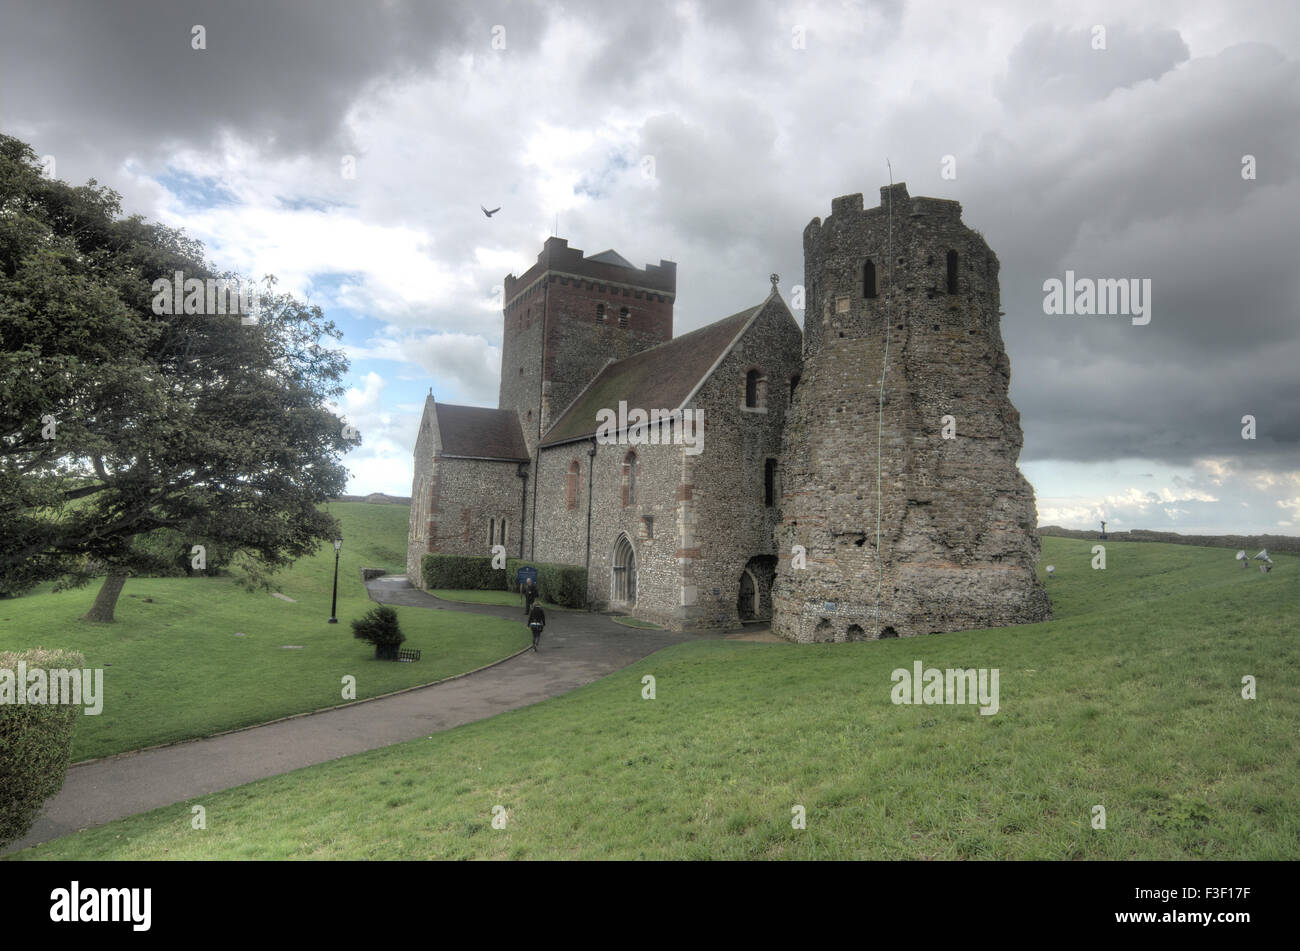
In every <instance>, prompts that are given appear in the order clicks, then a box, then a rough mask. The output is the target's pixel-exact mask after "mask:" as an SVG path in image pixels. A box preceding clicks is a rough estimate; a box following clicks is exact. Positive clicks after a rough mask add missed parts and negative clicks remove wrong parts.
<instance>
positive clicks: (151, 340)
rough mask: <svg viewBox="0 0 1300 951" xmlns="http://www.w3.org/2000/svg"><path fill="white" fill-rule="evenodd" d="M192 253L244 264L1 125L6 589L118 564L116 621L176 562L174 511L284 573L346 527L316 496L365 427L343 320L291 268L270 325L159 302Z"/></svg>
mask: <svg viewBox="0 0 1300 951" xmlns="http://www.w3.org/2000/svg"><path fill="white" fill-rule="evenodd" d="M177 271H179V272H182V273H183V275H184V277H186V278H198V279H200V280H206V279H209V278H212V279H223V278H232V277H233V275H230V274H216V273H214V272H213V270H212V269H211V268H210V267H209V266H208V265H207V264H206V262H205V260H204V257H203V249H202V245H200V244H199V243H198V242H196V241H194V240H192V239H189V238H187V237H185V236H184V234H183V233H181V232H179V231H176V230H174V229H171V228H167V227H164V226H162V225H160V224H156V223H150V222H147V221H145V220H143V219H141V218H140V217H139V216H132V217H127V218H123V217H121V216H120V196H118V195H117V194H116V193H115V192H113V191H112V190H110V189H107V188H103V187H100V186H98V185H97V184H96V182H95V181H94V180H93V179H92V180H91V181H90V182H89V183H88V184H87V185H85V186H81V187H73V186H70V185H67V184H66V183H63V182H59V181H51V180H48V179H46V178H44V177H43V176H42V175H41V172H40V169H39V167H38V166H37V164H36V155H35V153H34V151H33V150H32V149H31V148H30V147H29V146H28V145H26V144H25V143H22V142H20V141H18V140H17V139H14V138H11V137H9V136H3V135H0V539H2V540H3V543H2V544H0V592H7V593H10V594H12V593H17V592H20V591H22V590H24V589H25V588H28V587H30V586H31V585H33V584H36V583H39V582H41V581H45V580H49V579H62V580H63V581H64V582H65V583H71V584H77V583H84V581H86V580H88V579H89V578H90V577H91V576H93V575H94V574H103V573H105V572H106V573H107V577H106V579H105V581H104V584H103V586H102V588H101V589H100V592H99V596H98V597H97V598H96V601H95V605H94V607H93V608H92V609H91V611H90V612H89V613H88V614H87V617H88V618H90V619H92V620H112V618H113V610H114V606H115V605H116V602H117V598H118V595H119V594H120V593H121V590H122V586H123V584H124V583H125V581H126V578H127V576H128V575H129V574H130V573H132V572H133V571H140V570H144V569H146V568H147V567H148V566H150V565H156V564H157V553H156V552H155V551H153V550H152V549H151V547H150V545H148V544H141V543H138V542H137V539H138V538H140V537H141V536H144V535H147V534H149V533H153V532H156V531H158V530H160V529H170V530H174V531H175V532H177V533H179V535H180V536H181V537H182V538H183V539H184V540H185V541H188V542H189V543H191V544H201V545H205V546H211V547H212V548H214V549H219V550H221V551H223V552H225V553H227V555H228V556H229V557H230V558H231V559H232V561H233V562H234V563H235V564H237V565H238V566H239V567H240V568H241V569H242V570H243V572H244V573H245V574H246V576H247V577H248V578H249V579H250V580H252V581H254V582H257V581H262V582H265V579H266V576H267V575H268V574H269V573H271V572H273V571H275V570H276V569H278V568H280V567H282V566H284V565H286V564H289V563H291V562H292V561H293V560H295V559H296V558H299V557H301V556H302V555H305V554H309V553H311V552H312V551H315V550H316V548H317V547H318V546H319V543H320V541H322V540H324V539H328V538H331V537H333V536H334V535H335V534H337V523H336V522H335V521H334V519H333V518H332V517H330V516H328V515H326V514H324V513H322V512H320V511H319V509H318V508H317V506H318V504H319V503H320V502H322V501H324V500H326V499H328V498H330V497H333V496H336V495H338V494H340V493H341V492H342V491H343V489H344V487H345V485H346V481H347V475H346V470H345V469H344V468H343V466H342V464H341V462H340V457H341V455H342V454H343V453H344V452H346V451H347V450H348V449H349V448H350V447H351V446H354V445H356V444H357V442H358V440H357V438H356V437H355V436H352V437H347V436H345V434H344V432H343V429H342V425H341V422H340V420H339V419H338V417H336V416H334V415H333V414H332V413H331V412H330V411H329V410H328V409H327V408H326V403H327V401H328V400H330V399H332V398H337V397H338V396H339V395H340V394H341V393H342V392H343V387H342V385H341V382H340V381H341V379H342V375H343V373H344V372H345V371H346V370H347V366H348V364H347V360H346V358H345V357H344V356H343V355H342V353H341V352H340V351H339V350H337V349H334V348H332V347H331V346H329V343H330V338H332V339H334V340H338V339H340V338H341V336H342V334H341V333H340V332H339V330H338V329H337V327H335V325H334V323H333V322H332V321H326V320H325V319H324V317H323V315H322V314H321V312H320V309H319V308H318V307H309V306H307V305H306V304H304V303H302V302H300V301H298V300H296V299H294V298H293V297H292V296H291V295H288V294H283V293H277V292H276V291H275V286H274V285H275V282H274V279H273V278H267V279H266V280H265V281H264V282H263V285H262V292H261V296H260V300H259V305H260V306H259V309H258V312H257V323H256V324H253V325H245V324H243V323H242V322H241V319H240V316H239V315H238V314H233V313H232V314H215V315H214V314H202V313H194V314H185V313H179V314H157V313H155V312H154V307H153V303H154V298H155V296H156V292H155V290H154V289H153V284H154V282H155V281H156V280H159V279H166V280H168V281H171V280H172V279H173V278H174V277H175V273H176V272H177Z"/></svg>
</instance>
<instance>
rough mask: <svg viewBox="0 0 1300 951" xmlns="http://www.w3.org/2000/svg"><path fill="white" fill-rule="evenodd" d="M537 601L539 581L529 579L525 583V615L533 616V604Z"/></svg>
mask: <svg viewBox="0 0 1300 951" xmlns="http://www.w3.org/2000/svg"><path fill="white" fill-rule="evenodd" d="M536 600H537V581H536V580H535V579H533V578H529V579H528V580H527V581H525V582H524V613H525V614H531V613H532V610H533V602H534V601H536Z"/></svg>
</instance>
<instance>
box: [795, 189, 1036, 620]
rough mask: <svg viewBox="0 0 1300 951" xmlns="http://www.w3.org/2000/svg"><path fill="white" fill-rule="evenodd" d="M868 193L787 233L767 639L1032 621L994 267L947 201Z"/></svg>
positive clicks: (1029, 548) (1032, 535)
mask: <svg viewBox="0 0 1300 951" xmlns="http://www.w3.org/2000/svg"><path fill="white" fill-rule="evenodd" d="M880 194H881V203H880V205H879V207H875V208H864V207H863V201H862V195H861V194H856V195H846V196H844V197H841V198H836V199H834V200H833V202H832V203H831V215H830V217H829V218H827V219H826V220H825V221H822V220H821V219H819V218H814V219H813V220H812V221H811V222H810V223H809V224H808V226H807V228H805V229H804V270H805V279H804V283H805V287H806V295H807V296H806V304H807V306H806V310H805V315H806V316H805V320H804V350H803V358H804V365H803V372H802V376H801V379H800V382H799V386H798V388H797V389H796V391H795V395H794V405H793V407H792V410H791V414H792V415H791V417H790V424H789V425H788V426H787V428H786V437H785V447H784V450H783V453H782V455H783V458H784V459H785V467H786V469H785V471H786V474H787V477H786V478H785V479H784V480H783V484H784V486H785V488H784V491H783V494H782V524H781V527H780V529H779V530H778V536H777V541H778V548H779V549H780V551H781V555H780V563H779V567H778V571H777V580H776V584H775V588H774V592H773V604H774V618H773V629H774V630H775V631H776V632H777V633H778V634H780V635H782V636H784V637H786V638H789V639H791V640H797V641H803V642H808V641H833V640H834V641H838V640H857V639H865V638H871V637H873V636H880V637H891V636H912V635H917V634H928V633H933V632H939V631H954V630H963V629H970V628H981V627H993V626H1001V625H1007V624H1021V623H1028V622H1032V621H1040V620H1046V619H1049V618H1050V617H1051V604H1050V602H1049V600H1048V597H1047V592H1046V589H1045V588H1044V587H1043V586H1042V585H1041V583H1039V582H1038V580H1037V578H1036V576H1035V573H1034V564H1035V562H1036V561H1037V558H1038V553H1039V545H1038V535H1037V531H1036V525H1037V514H1036V509H1035V505H1034V494H1033V489H1032V488H1031V487H1030V485H1029V483H1028V482H1027V481H1026V480H1025V478H1024V477H1023V476H1022V475H1021V474H1020V471H1019V469H1018V468H1017V465H1016V461H1017V458H1018V457H1019V453H1020V448H1021V444H1022V442H1023V436H1022V433H1021V430H1020V415H1019V413H1017V412H1016V410H1015V407H1013V406H1012V405H1011V401H1010V399H1009V397H1008V385H1009V382H1010V373H1011V371H1010V362H1009V361H1008V359H1007V355H1006V351H1005V348H1004V346H1003V342H1002V333H1001V329H1000V325H999V318H1000V316H1001V313H1000V309H999V308H1000V302H999V289H998V260H997V256H996V255H995V254H994V253H993V251H992V250H991V249H990V248H989V246H988V245H987V244H986V243H985V241H984V239H983V238H982V237H981V236H980V235H979V234H978V233H977V232H975V231H973V230H971V229H970V228H968V227H966V226H965V225H964V224H963V223H962V220H961V205H960V204H958V203H957V202H955V201H948V200H944V199H937V198H912V197H910V196H909V195H908V193H907V187H906V186H905V185H903V184H901V183H900V184H897V185H893V186H888V187H885V188H882V189H881V191H880ZM882 378H883V387H882V386H881V381H882ZM878 446H879V451H878ZM878 492H879V505H878V504H877V496H878ZM878 540H879V545H878ZM796 545H801V546H803V547H804V549H805V550H806V567H802V568H801V567H795V566H794V565H793V563H792V557H791V552H792V549H793V546H796ZM878 566H879V570H878ZM877 605H878V606H879V614H878V616H877Z"/></svg>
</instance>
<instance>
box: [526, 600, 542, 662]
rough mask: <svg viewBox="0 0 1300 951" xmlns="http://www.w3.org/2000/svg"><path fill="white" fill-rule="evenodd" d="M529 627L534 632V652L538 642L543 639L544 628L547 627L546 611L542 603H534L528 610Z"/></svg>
mask: <svg viewBox="0 0 1300 951" xmlns="http://www.w3.org/2000/svg"><path fill="white" fill-rule="evenodd" d="M528 627H529V629H530V630H531V631H532V632H533V652H534V653H536V651H537V643H538V641H540V640H541V639H542V628H544V627H546V612H545V611H543V610H542V606H541V605H540V604H535V605H533V608H532V610H531V611H529V612H528Z"/></svg>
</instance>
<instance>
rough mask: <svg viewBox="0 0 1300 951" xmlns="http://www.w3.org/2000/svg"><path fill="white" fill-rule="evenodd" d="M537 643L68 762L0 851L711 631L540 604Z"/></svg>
mask: <svg viewBox="0 0 1300 951" xmlns="http://www.w3.org/2000/svg"><path fill="white" fill-rule="evenodd" d="M366 587H367V589H368V590H369V592H370V597H371V599H372V600H375V601H379V602H381V603H385V604H398V605H411V606H416V607H424V608H429V609H431V610H434V611H460V612H465V613H469V614H488V615H492V616H494V617H503V618H508V619H510V620H518V621H519V622H520V624H522V623H523V607H522V605H521V606H520V607H514V608H507V607H499V606H496V605H486V604H482V605H480V604H463V603H459V602H451V601H442V600H439V599H438V598H435V597H433V596H432V595H430V594H427V593H425V592H423V591H420V590H418V589H415V588H412V587H411V586H410V583H409V582H408V581H407V580H406V578H404V577H401V576H387V577H383V578H376V579H373V580H371V581H369V582H367V584H366ZM546 620H547V624H546V631H545V632H544V633H543V634H542V643H541V647H540V649H539V651H538V652H537V653H533V652H532V651H531V650H530V651H527V652H526V653H523V654H520V655H519V656H517V657H513V658H511V659H509V660H507V661H505V662H503V663H500V664H497V665H495V666H493V667H489V668H487V669H485V670H480V671H478V672H477V673H473V674H469V675H468V676H464V677H461V678H459V679H457V680H449V681H446V682H444V683H441V684H434V685H433V686H430V687H421V688H419V689H417V690H411V691H408V692H406V693H401V694H397V695H396V696H392V697H385V698H383V699H381V700H372V701H369V702H366V703H357V704H353V705H350V706H346V707H338V708H336V709H333V710H326V711H324V712H321V713H314V714H311V715H310V716H303V717H296V718H294V719H290V720H282V721H279V722H276V723H269V724H267V725H266V726H259V727H252V728H250V729H247V730H240V731H238V732H236V733H227V734H225V735H223V736H214V737H210V738H208V739H203V740H190V741H188V742H184V743H177V744H174V745H172V746H165V747H161V748H159V749H154V750H144V751H142V752H139V753H124V754H121V755H119V756H113V757H109V758H107V759H102V760H95V761H94V762H90V763H86V764H84V765H81V766H73V767H71V768H70V769H69V770H68V776H67V779H66V781H65V782H64V783H63V788H62V789H61V790H60V791H59V793H58V795H56V796H55V797H54V798H53V799H51V800H50V801H49V802H48V803H47V804H46V806H45V811H44V812H43V813H42V815H41V817H40V818H39V819H38V820H37V821H36V824H35V825H34V826H33V827H32V829H31V831H30V832H28V834H27V836H26V837H25V838H23V839H20V840H18V841H17V842H15V843H13V844H12V845H11V846H10V847H9V848H8V849H6V850H4V851H5V852H12V851H16V850H18V849H23V848H27V847H28V846H31V845H35V844H36V843H38V842H46V841H48V840H50V839H55V838H58V837H59V836H62V835H67V834H68V833H70V832H76V831H77V830H78V829H87V828H90V827H91V826H97V825H102V824H103V823H105V822H112V821H113V820H114V819H121V818H123V817H124V816H131V815H135V814H136V813H140V812H148V811H149V810H150V809H156V808H158V807H159V806H166V805H169V804H171V803H175V802H183V801H184V800H186V799H192V798H194V797H195V796H203V795H207V794H209V793H214V792H217V791H219V790H222V789H229V788H230V787H232V786H240V785H243V784H244V783H250V782H253V781H254V780H257V779H265V778H266V777H268V776H277V775H279V774H280V773H287V772H289V771H290V770H295V769H300V768H301V767H303V766H312V765H314V764H316V763H324V762H326V761H328V760H332V759H338V758H339V757H340V756H351V755H352V754H354V753H363V752H365V751H366V750H373V749H378V748H379V747H382V746H389V745H391V744H393V743H401V742H403V741H405V740H413V739H416V738H418V737H421V736H428V735H429V734H431V733H437V732H438V731H440V730H448V729H451V728H452V727H454V726H460V725H461V724H464V723H472V722H474V721H475V720H482V719H485V718H486V717H490V716H494V715H495V714H498V713H502V712H504V711H506V710H514V709H516V708H518V707H526V706H528V705H530V704H533V703H537V702H538V701H541V700H546V699H548V698H550V697H556V696H559V695H560V694H562V693H566V692H568V691H570V690H572V689H573V688H574V687H580V686H582V685H583V684H587V683H591V682H592V681H593V680H598V679H599V678H601V677H604V676H605V675H606V674H610V673H613V672H614V671H616V670H620V669H621V668H623V667H626V666H628V665H629V664H631V663H633V662H635V661H637V660H640V659H641V658H642V657H645V656H646V655H647V654H652V653H654V652H655V651H657V650H660V649H662V648H664V647H668V646H670V645H672V644H680V643H682V642H684V641H694V640H703V639H709V638H718V637H721V636H723V635H721V634H718V633H708V634H703V635H701V634H682V633H675V632H673V631H653V630H641V629H637V628H630V627H626V626H624V625H622V624H618V623H617V622H615V621H612V620H610V619H609V618H608V617H606V616H604V615H600V614H592V613H589V612H586V611H548V612H547V617H546Z"/></svg>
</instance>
